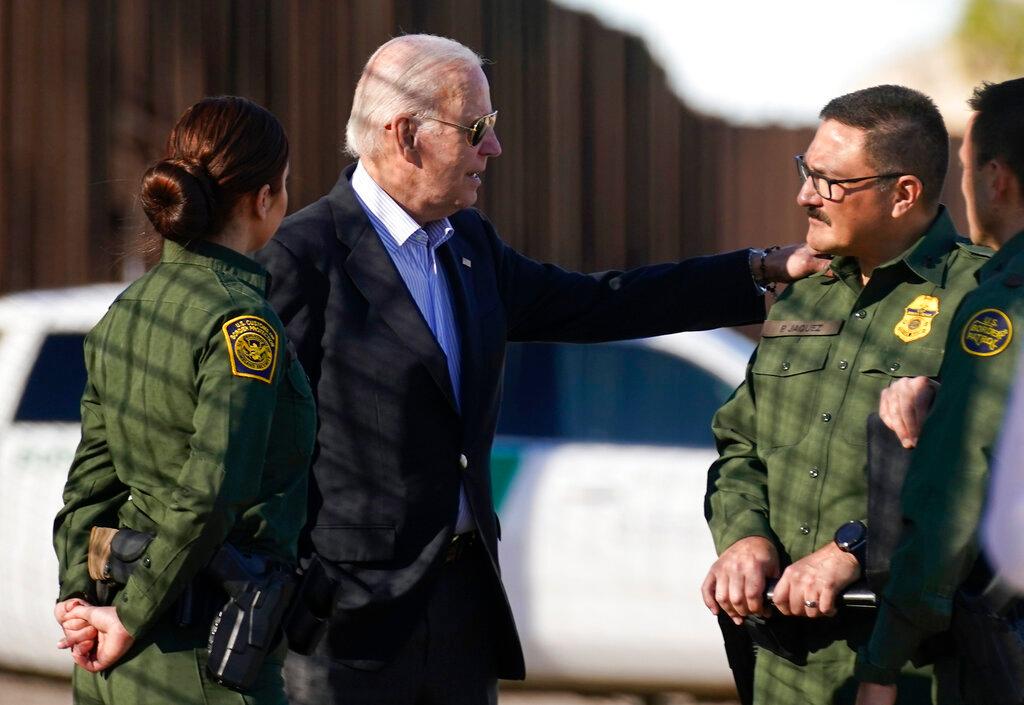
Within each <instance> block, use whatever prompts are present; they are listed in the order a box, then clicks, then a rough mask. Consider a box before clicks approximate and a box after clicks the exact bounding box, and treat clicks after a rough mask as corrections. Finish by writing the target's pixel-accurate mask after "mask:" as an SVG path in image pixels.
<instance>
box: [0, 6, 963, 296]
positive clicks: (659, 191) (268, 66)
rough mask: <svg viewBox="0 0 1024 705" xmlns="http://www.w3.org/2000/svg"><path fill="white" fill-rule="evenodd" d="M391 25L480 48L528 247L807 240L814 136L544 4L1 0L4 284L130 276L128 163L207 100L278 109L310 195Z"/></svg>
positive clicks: (325, 179) (502, 168)
mask: <svg viewBox="0 0 1024 705" xmlns="http://www.w3.org/2000/svg"><path fill="white" fill-rule="evenodd" d="M403 31H404V32H419V31H426V32H433V33H437V34H444V35H448V36H451V37H454V38H456V39H459V40H460V41H463V42H465V43H466V44H468V45H469V46H471V47H472V48H474V49H476V50H478V51H480V52H481V53H482V54H483V55H485V56H486V57H488V58H489V59H491V60H492V61H493V63H492V64H490V65H489V66H488V67H487V69H486V70H487V73H488V74H489V76H490V79H491V84H492V93H493V99H494V104H495V106H496V107H498V108H499V109H500V110H501V118H500V120H499V123H498V131H499V135H500V137H501V139H502V144H503V147H504V154H503V155H502V156H501V158H500V159H498V160H497V161H495V162H493V163H492V164H491V167H490V168H489V169H488V172H487V175H486V182H485V184H484V187H483V189H482V192H481V193H482V197H481V202H480V205H481V206H482V207H483V208H484V210H485V211H486V212H487V213H488V214H489V215H490V217H491V218H492V220H493V221H494V222H495V223H496V225H497V227H498V229H499V232H501V234H502V235H503V237H504V238H505V239H506V240H507V241H509V242H510V243H511V244H512V245H514V246H515V247H517V248H519V249H521V250H522V251H524V252H526V253H527V254H530V255H532V256H534V257H537V258H543V259H547V260H551V261H555V262H557V263H559V264H562V265H564V266H567V267H573V268H584V269H601V268H609V267H621V266H628V265H635V264H639V263H643V262H648V261H656V260H666V259H673V258H679V257H682V256H687V255H693V254H699V253H706V252H712V251H716V250H722V249H729V248H736V247H742V246H746V245H751V244H767V243H771V242H776V241H793V240H797V239H799V238H801V237H802V236H803V230H804V225H803V223H804V220H803V215H802V212H801V211H800V210H799V209H798V208H797V207H796V205H795V203H794V197H795V192H796V189H797V184H796V180H795V177H794V175H793V168H792V162H791V157H792V155H793V154H795V153H798V152H800V151H803V149H804V148H805V146H806V145H807V143H808V142H809V140H810V137H811V134H812V133H811V131H809V130H790V129H781V128H759V129H754V128H743V127H735V126H730V125H729V124H727V123H726V122H725V121H723V120H719V119H711V118H707V117H703V116H700V115H697V114H695V113H693V112H692V111H691V110H689V109H687V108H686V107H685V106H684V105H683V104H682V103H681V102H680V100H679V99H678V98H677V97H676V96H675V95H674V94H673V93H672V92H671V91H670V90H669V88H668V85H667V82H666V79H665V74H664V71H663V70H662V69H661V68H660V67H659V66H657V65H656V64H655V63H654V62H653V61H652V60H651V58H650V56H649V54H648V53H647V51H646V49H645V47H644V45H643V43H642V42H640V41H639V40H637V39H636V38H633V37H630V36H627V35H624V34H622V33H620V32H616V31H612V30H609V29H606V28H604V27H603V26H601V25H600V24H599V23H598V22H597V21H596V20H595V19H593V18H592V17H589V16H585V15H580V14H576V13H572V12H569V11H567V10H563V9H561V8H558V7H555V6H553V5H551V4H549V3H548V2H545V1H543V0H412V1H408V0H407V1H401V0H348V1H347V2H342V1H336V0H173V1H168V0H37V1H36V2H19V1H18V0H0V292H2V291H11V290H15V289H24V288H31V287H54V286H64V285H72V284H80V283H84V282H90V281H100V280H108V279H117V278H120V277H122V276H124V274H125V273H126V272H128V271H133V269H132V265H133V260H132V259H131V257H126V256H125V253H126V252H128V251H130V249H131V244H132V242H133V240H134V238H135V236H136V235H138V234H139V233H140V232H141V231H142V230H143V229H144V227H145V219H144V218H143V216H142V215H141V212H140V211H139V209H138V208H137V207H136V204H135V192H136V188H137V184H138V182H139V178H140V177H141V175H142V172H143V171H144V169H145V167H146V165H147V164H148V163H149V162H151V161H152V160H154V159H155V158H156V157H157V156H158V155H159V154H160V151H161V148H162V142H163V140H164V138H165V136H166V134H167V131H168V130H169V129H170V127H171V125H172V124H173V123H174V121H175V119H176V118H177V116H178V115H179V114H180V112H181V111H182V110H183V109H184V108H185V107H187V106H188V105H189V104H191V103H192V102H194V101H195V100H197V99H198V98H200V97H202V96H203V95H207V94H217V93H236V94H241V95H246V96H249V97H251V98H253V99H254V100H256V101H258V102H260V103H263V104H264V105H266V106H268V107H269V108H270V109H271V110H273V111H274V112H275V113H276V114H277V115H278V116H280V117H281V119H282V121H283V122H284V123H285V126H286V128H287V129H288V133H289V136H290V138H291V141H292V154H293V161H292V181H291V195H292V208H293V209H295V208H299V207H301V206H303V205H305V204H307V203H309V202H310V201H312V200H314V199H315V198H317V197H318V196H320V195H321V194H323V193H324V192H326V191H327V190H328V189H329V188H330V187H331V185H332V184H333V183H334V181H335V179H336V178H337V174H338V172H339V170H340V169H341V168H342V167H343V166H344V165H345V164H346V163H347V162H348V159H347V158H346V157H344V156H343V155H342V154H341V153H340V142H341V134H342V130H343V127H344V124H345V120H346V119H347V116H348V112H349V107H350V100H351V94H352V90H353V87H354V85H355V81H356V78H357V77H358V74H359V71H360V69H361V67H362V65H363V63H364V62H365V60H366V58H367V56H368V55H369V54H370V52H371V51H372V50H373V49H374V48H375V47H376V46H377V45H379V44H380V43H381V42H382V41H384V40H386V39H387V38H388V37H390V36H393V35H394V34H397V33H399V32H403ZM953 161H954V163H955V159H954V160H953ZM957 184H958V175H952V176H951V178H950V188H947V191H948V192H949V196H950V202H951V203H952V204H953V210H954V213H955V215H956V216H957V217H958V222H960V223H961V224H962V223H963V219H962V212H963V208H962V205H961V204H960V198H959V194H958V192H957V188H956V186H957ZM134 266H135V271H137V266H138V265H137V260H136V261H135V262H134Z"/></svg>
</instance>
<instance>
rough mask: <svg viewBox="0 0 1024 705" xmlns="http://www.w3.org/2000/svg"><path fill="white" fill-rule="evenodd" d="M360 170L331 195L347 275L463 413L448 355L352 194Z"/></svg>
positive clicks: (344, 179)
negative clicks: (344, 248)
mask: <svg viewBox="0 0 1024 705" xmlns="http://www.w3.org/2000/svg"><path fill="white" fill-rule="evenodd" d="M354 168H355V167H354V166H353V167H350V168H348V169H346V170H345V172H344V173H343V174H342V176H341V179H339V181H338V184H337V185H336V186H335V187H334V189H333V190H332V191H331V194H330V196H329V198H330V201H331V205H332V210H333V212H334V225H335V230H336V233H337V236H338V239H339V240H341V241H342V242H343V243H344V244H345V245H346V246H347V247H348V248H349V255H348V257H347V258H346V259H345V265H344V266H345V271H346V272H347V273H348V275H349V277H350V278H351V279H352V282H353V283H354V284H355V285H356V286H357V287H358V288H359V291H360V292H362V294H363V296H365V297H366V300H367V301H368V302H369V303H370V306H371V307H373V308H375V309H376V310H377V311H378V312H379V313H380V316H381V318H383V319H384V321H385V323H387V324H388V326H389V327H390V328H391V329H392V330H393V331H394V332H395V335H397V336H398V339H399V340H401V341H402V342H403V343H404V344H405V345H407V346H408V347H409V348H410V349H411V350H412V351H413V352H414V353H416V355H417V356H418V357H419V358H420V360H421V361H422V363H423V365H424V366H425V367H426V368H427V371H428V372H429V373H430V376H431V377H432V378H433V379H434V381H435V382H436V383H437V386H438V387H440V389H441V391H442V392H443V393H444V395H445V398H446V399H447V400H448V403H449V404H451V405H452V408H453V409H455V410H458V407H457V405H456V404H455V395H454V393H453V391H452V381H451V376H450V375H449V374H448V362H447V360H446V359H445V355H444V351H443V350H441V346H440V345H438V343H437V340H436V339H435V338H434V334H433V333H432V332H431V330H430V327H429V326H428V325H427V322H426V321H425V320H423V314H421V313H420V310H419V307H417V306H416V302H415V301H414V300H413V298H412V296H411V295H410V294H409V290H408V288H406V286H405V282H404V281H402V275H401V274H399V273H398V269H397V268H396V267H395V263H394V262H393V261H392V260H391V256H390V255H389V254H388V252H387V250H385V249H384V245H383V244H381V241H380V236H379V235H378V234H377V231H376V230H374V228H373V225H372V224H371V223H370V220H369V218H367V217H366V213H365V211H363V207H362V206H361V205H360V204H359V201H358V200H357V199H356V195H355V192H354V191H353V190H352V185H351V184H350V183H349V179H350V178H351V173H352V170H353V169H354Z"/></svg>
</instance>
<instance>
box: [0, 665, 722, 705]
mask: <svg viewBox="0 0 1024 705" xmlns="http://www.w3.org/2000/svg"><path fill="white" fill-rule="evenodd" d="M0 705H71V688H70V685H69V683H68V682H67V681H63V680H55V679H51V678H40V677H37V676H25V675H19V674H14V673H6V672H3V671H0ZM499 705H737V703H735V702H734V701H722V700H698V699H696V698H694V697H693V696H691V695H689V694H686V693H662V694H659V695H656V696H649V697H647V698H644V697H641V696H637V695H621V694H610V695H609V694H602V695H595V694H581V693H570V692H553V691H533V690H521V689H505V690H503V691H502V693H501V696H500V698H499Z"/></svg>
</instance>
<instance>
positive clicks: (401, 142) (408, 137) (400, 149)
mask: <svg viewBox="0 0 1024 705" xmlns="http://www.w3.org/2000/svg"><path fill="white" fill-rule="evenodd" d="M384 129H385V130H388V139H389V141H390V143H391V145H392V148H393V149H394V150H395V152H397V153H398V154H401V155H402V158H403V159H404V160H405V161H407V162H409V163H410V164H412V165H414V166H417V167H418V166H420V149H419V145H418V143H417V141H416V129H417V124H416V122H415V121H414V120H413V119H412V118H411V117H409V116H408V115H400V116H398V117H396V118H395V119H394V120H392V121H391V122H390V123H389V124H388V125H385V126H384Z"/></svg>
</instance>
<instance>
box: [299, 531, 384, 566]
mask: <svg viewBox="0 0 1024 705" xmlns="http://www.w3.org/2000/svg"><path fill="white" fill-rule="evenodd" d="M312 536H313V545H314V546H315V547H316V552H317V553H319V554H320V555H321V556H323V557H324V558H326V559H327V560H329V561H334V562H337V563H349V562H361V561H389V560H391V559H392V558H394V557H395V527H393V526H317V527H316V528H314V529H313V534H312Z"/></svg>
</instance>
